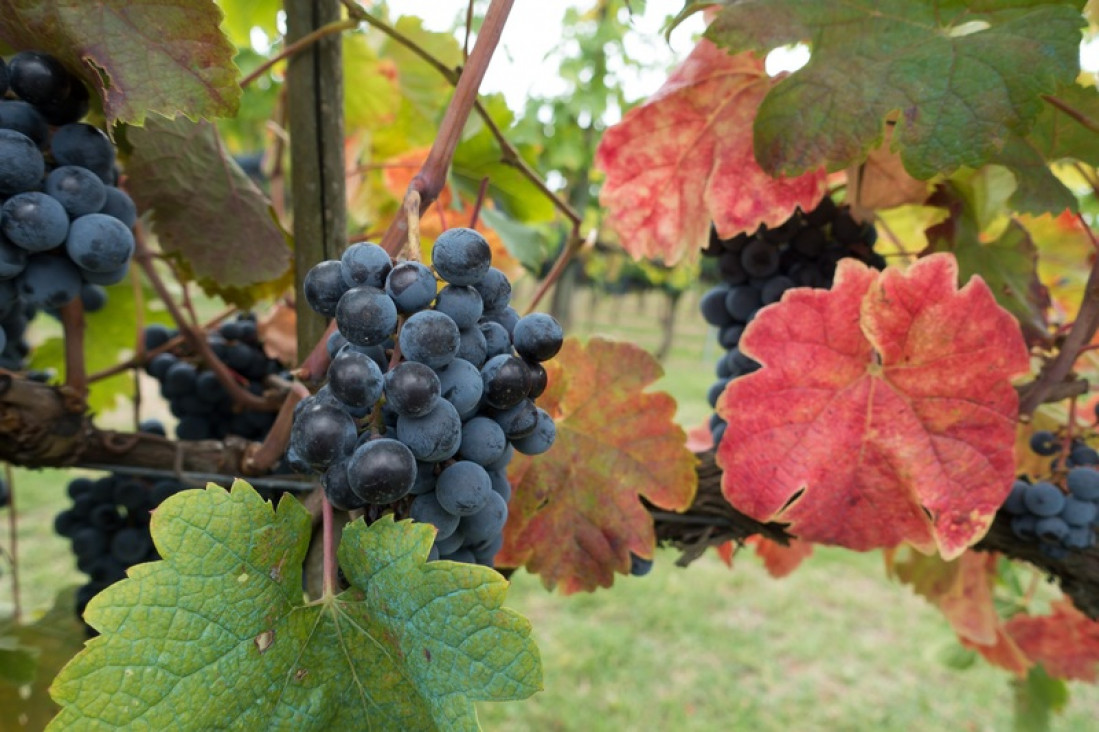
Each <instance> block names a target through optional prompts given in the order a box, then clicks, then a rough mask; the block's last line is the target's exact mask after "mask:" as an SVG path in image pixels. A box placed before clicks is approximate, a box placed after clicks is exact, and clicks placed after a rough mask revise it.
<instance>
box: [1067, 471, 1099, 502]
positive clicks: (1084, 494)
mask: <svg viewBox="0 0 1099 732" xmlns="http://www.w3.org/2000/svg"><path fill="white" fill-rule="evenodd" d="M1067 485H1068V489H1069V491H1070V492H1071V493H1072V495H1073V496H1075V497H1076V498H1079V499H1080V500H1082V501H1099V470H1093V469H1091V468H1073V469H1072V470H1070V471H1068V480H1067Z"/></svg>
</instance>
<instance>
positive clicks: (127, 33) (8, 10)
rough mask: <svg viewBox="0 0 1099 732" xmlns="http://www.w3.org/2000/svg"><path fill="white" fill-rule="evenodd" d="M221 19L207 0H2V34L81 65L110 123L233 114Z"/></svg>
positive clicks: (228, 49)
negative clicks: (154, 115) (152, 116)
mask: <svg viewBox="0 0 1099 732" xmlns="http://www.w3.org/2000/svg"><path fill="white" fill-rule="evenodd" d="M220 22H221V11H219V10H218V8H217V6H216V5H215V4H214V2H213V0H46V1H45V2H44V1H43V0H0V39H3V40H4V41H5V42H7V43H10V44H11V45H12V46H14V47H15V48H19V49H33V50H38V51H46V52H48V53H51V54H53V55H54V56H56V57H57V58H59V59H60V60H61V61H62V63H64V64H65V65H66V66H67V67H69V68H70V69H71V70H73V71H75V72H79V73H80V75H81V76H82V77H83V78H84V80H85V81H87V82H88V83H90V84H91V85H93V86H94V87H95V89H96V90H97V91H98V94H99V96H100V98H102V99H103V111H104V112H105V113H106V115H107V120H108V122H110V123H112V124H113V123H114V122H128V123H132V124H141V123H142V122H143V121H144V120H145V117H146V115H147V114H148V113H150V112H155V113H157V114H161V115H164V116H165V117H174V116H176V115H178V114H184V115H187V116H189V117H223V116H232V115H233V114H235V113H236V111H237V103H238V102H239V100H240V86H239V85H238V83H237V76H238V71H237V68H236V66H234V65H233V53H234V49H233V46H232V44H231V43H229V41H228V40H227V39H226V38H225V36H224V35H223V34H222V32H221V30H219V28H218V24H219V23H220Z"/></svg>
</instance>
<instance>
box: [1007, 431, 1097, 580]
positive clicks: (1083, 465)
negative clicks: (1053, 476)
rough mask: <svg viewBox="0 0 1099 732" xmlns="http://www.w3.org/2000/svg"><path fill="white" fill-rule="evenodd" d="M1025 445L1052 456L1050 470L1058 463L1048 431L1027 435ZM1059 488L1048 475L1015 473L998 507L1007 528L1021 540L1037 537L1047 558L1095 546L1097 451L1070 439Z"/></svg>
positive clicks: (1054, 438)
mask: <svg viewBox="0 0 1099 732" xmlns="http://www.w3.org/2000/svg"><path fill="white" fill-rule="evenodd" d="M1030 449H1031V450H1032V451H1033V452H1034V453H1036V454H1038V455H1041V456H1043V457H1052V458H1054V459H1053V461H1052V463H1051V466H1050V467H1051V472H1053V473H1056V472H1057V469H1058V468H1059V463H1060V457H1059V456H1060V453H1061V441H1060V440H1059V439H1058V438H1057V436H1056V435H1055V434H1053V433H1052V432H1049V431H1048V430H1039V431H1037V432H1035V433H1034V434H1033V435H1031V437H1030ZM1064 463H1065V465H1064V467H1065V470H1067V472H1066V473H1065V479H1064V486H1065V488H1064V489H1062V488H1061V487H1060V486H1059V485H1058V484H1057V483H1055V482H1053V481H1052V480H1039V481H1036V482H1031V481H1029V480H1026V479H1025V478H1019V479H1018V480H1016V481H1015V482H1014V483H1013V484H1012V486H1011V493H1009V494H1008V497H1007V500H1006V501H1004V505H1003V510H1004V511H1006V512H1007V513H1008V514H1010V515H1011V517H1012V518H1011V531H1012V533H1014V534H1015V536H1017V537H1019V538H1020V539H1022V540H1024V541H1030V542H1033V541H1037V542H1038V548H1039V550H1040V551H1041V552H1042V553H1043V554H1045V555H1046V556H1047V557H1050V558H1052V559H1064V558H1065V557H1066V556H1068V554H1069V552H1070V551H1072V550H1082V549H1088V548H1090V547H1093V546H1095V532H1096V531H1097V530H1099V452H1097V451H1096V450H1095V449H1094V448H1092V447H1089V446H1088V445H1086V444H1085V443H1084V442H1083V441H1082V440H1080V439H1074V440H1073V442H1072V444H1071V445H1070V449H1069V450H1068V453H1067V455H1066V456H1065V461H1064Z"/></svg>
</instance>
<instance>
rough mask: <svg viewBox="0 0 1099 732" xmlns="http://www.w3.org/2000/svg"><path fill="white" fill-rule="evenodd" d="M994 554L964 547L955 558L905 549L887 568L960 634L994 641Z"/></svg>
mask: <svg viewBox="0 0 1099 732" xmlns="http://www.w3.org/2000/svg"><path fill="white" fill-rule="evenodd" d="M996 560H997V555H996V554H993V553H989V552H972V551H967V552H965V553H964V554H962V555H961V556H960V557H958V558H957V559H954V560H952V561H949V562H947V561H944V560H943V559H942V557H938V556H927V555H925V554H920V553H918V552H909V553H908V556H906V557H905V558H904V559H902V560H900V561H894V562H893V563H892V566H891V568H890V571H891V573H892V574H895V575H896V576H897V578H898V579H900V581H901V582H904V583H905V584H910V585H912V589H913V590H914V591H915V592H916V594H918V595H920V596H922V597H923V598H925V599H926V600H928V601H929V602H931V603H932V604H934V605H937V606H938V608H939V609H940V610H942V612H943V615H945V616H946V619H947V620H948V621H950V625H951V627H952V628H954V632H955V633H957V634H958V636H959V637H960V638H963V639H966V640H969V641H972V642H973V643H974V644H976V645H985V646H989V645H995V644H996V641H997V632H998V630H999V629H1000V626H1001V625H1002V623H1001V621H1000V617H999V616H998V615H997V614H996V607H995V605H993V603H992V583H993V579H994V578H995V576H996Z"/></svg>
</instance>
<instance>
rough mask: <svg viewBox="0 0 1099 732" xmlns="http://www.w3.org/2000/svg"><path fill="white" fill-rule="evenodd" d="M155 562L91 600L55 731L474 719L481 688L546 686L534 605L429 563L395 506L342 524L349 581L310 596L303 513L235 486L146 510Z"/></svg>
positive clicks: (188, 494) (327, 726)
mask: <svg viewBox="0 0 1099 732" xmlns="http://www.w3.org/2000/svg"><path fill="white" fill-rule="evenodd" d="M152 533H153V539H154V541H155V542H156V545H157V549H158V550H159V552H160V554H161V556H162V557H164V560H163V561H159V562H152V563H148V564H141V565H138V566H137V567H134V568H131V569H130V570H129V575H130V576H129V578H128V579H126V580H123V581H122V582H120V583H118V584H115V585H112V586H111V587H109V588H107V590H105V591H104V592H103V593H102V594H100V595H99V596H97V597H96V598H95V599H94V600H93V601H92V602H91V603H90V604H89V606H88V609H87V611H86V613H85V620H86V621H87V622H89V623H90V624H91V625H92V626H94V627H95V628H96V629H97V630H99V632H100V633H102V635H101V636H99V637H97V638H94V639H92V640H91V641H90V642H89V643H88V645H87V647H86V648H85V650H84V651H82V652H81V653H80V654H79V655H77V657H76V658H75V659H73V661H72V662H71V663H70V664H69V665H68V666H66V667H65V669H63V670H62V672H61V674H60V675H59V676H58V678H57V680H56V681H55V683H54V686H53V688H52V693H53V695H54V698H55V699H56V700H57V701H58V702H59V703H60V704H61V705H62V707H63V709H62V712H61V714H60V715H59V716H58V717H57V718H56V719H55V720H54V722H53V724H52V725H51V729H87V728H89V727H92V726H97V727H104V728H115V729H117V728H139V727H144V728H152V729H173V730H190V729H203V730H205V729H214V728H224V727H233V728H237V729H293V730H336V729H382V730H388V729H393V730H412V729H415V730H430V729H438V730H461V729H475V728H476V727H477V722H476V714H475V711H474V706H473V701H474V700H482V699H483V700H490V699H491V700H504V699H515V698H520V697H525V696H529V695H530V694H532V693H533V692H534V691H536V690H538V689H539V688H540V685H541V665H540V661H539V659H538V653H537V648H536V647H535V646H534V643H533V641H532V640H531V639H530V624H529V623H528V622H527V620H526V619H525V618H522V617H521V616H519V615H518V614H516V613H514V612H513V611H510V610H505V609H502V608H501V603H502V602H503V600H504V596H505V593H506V589H507V582H506V581H505V580H504V579H503V578H502V577H500V576H499V575H498V574H496V573H495V572H494V571H492V570H490V569H486V568H483V567H477V566H470V565H460V564H454V563H451V562H433V563H428V562H427V561H426V560H427V555H428V550H429V549H430V546H431V542H432V529H431V527H430V526H428V525H426V524H413V523H411V522H410V521H402V522H400V523H395V522H394V521H393V520H392V518H391V517H385V518H383V519H381V520H379V521H378V522H376V523H374V524H373V525H371V526H370V527H367V526H365V525H364V524H363V522H362V521H361V520H360V521H358V522H355V523H353V524H351V525H349V526H347V527H345V529H344V534H343V541H342V543H341V546H340V550H339V561H340V565H341V566H342V568H343V570H344V574H345V575H346V577H347V578H348V580H349V581H350V582H351V585H352V587H351V589H349V590H348V591H346V592H344V593H343V594H341V595H339V596H332V595H327V596H325V597H323V598H321V599H320V600H318V601H316V602H312V603H306V602H305V601H304V598H303V596H302V561H303V559H304V557H305V553H306V549H307V547H308V545H309V534H310V517H309V513H308V511H306V510H305V509H304V508H303V507H302V506H301V504H299V503H298V502H297V501H296V500H294V499H293V498H290V497H284V498H283V499H282V501H281V502H280V503H279V505H278V508H277V509H275V510H272V507H271V506H270V504H268V503H266V502H264V501H263V500H262V499H261V498H260V497H259V495H258V494H257V493H256V492H255V491H254V490H253V489H252V488H251V487H250V486H249V485H248V484H246V483H244V482H243V481H238V482H237V483H236V484H235V485H234V486H233V489H232V492H226V491H225V490H224V489H222V488H218V487H216V486H210V487H209V488H207V489H206V490H191V491H184V492H182V493H179V494H177V495H176V496H173V497H172V498H170V499H168V500H167V501H166V502H164V503H163V504H162V505H161V506H160V507H159V508H158V509H157V510H156V512H155V513H154V514H153V521H152Z"/></svg>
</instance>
